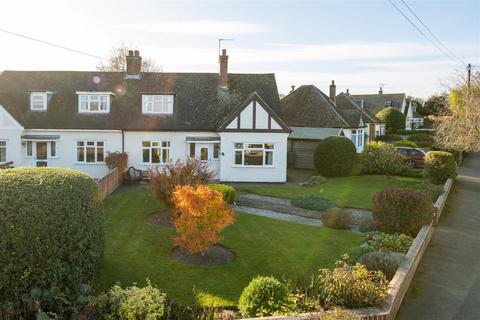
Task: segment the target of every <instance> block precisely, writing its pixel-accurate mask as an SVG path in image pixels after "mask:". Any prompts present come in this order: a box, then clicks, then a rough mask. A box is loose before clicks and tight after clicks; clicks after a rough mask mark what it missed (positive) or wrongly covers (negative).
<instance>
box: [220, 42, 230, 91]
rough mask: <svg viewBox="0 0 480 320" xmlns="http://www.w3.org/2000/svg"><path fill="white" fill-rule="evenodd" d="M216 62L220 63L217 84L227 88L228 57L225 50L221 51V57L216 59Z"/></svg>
mask: <svg viewBox="0 0 480 320" xmlns="http://www.w3.org/2000/svg"><path fill="white" fill-rule="evenodd" d="M218 61H219V62H220V73H219V75H218V84H219V85H220V86H221V87H225V88H226V87H227V86H228V56H227V50H226V49H223V50H222V55H221V56H220V57H218Z"/></svg>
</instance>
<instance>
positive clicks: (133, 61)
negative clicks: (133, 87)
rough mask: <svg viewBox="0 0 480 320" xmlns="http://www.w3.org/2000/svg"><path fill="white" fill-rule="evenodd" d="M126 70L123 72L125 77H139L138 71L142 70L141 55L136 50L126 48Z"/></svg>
mask: <svg viewBox="0 0 480 320" xmlns="http://www.w3.org/2000/svg"><path fill="white" fill-rule="evenodd" d="M126 59H127V71H126V72H125V79H140V72H141V71H142V57H140V53H139V52H138V50H135V51H133V50H128V55H127V57H126Z"/></svg>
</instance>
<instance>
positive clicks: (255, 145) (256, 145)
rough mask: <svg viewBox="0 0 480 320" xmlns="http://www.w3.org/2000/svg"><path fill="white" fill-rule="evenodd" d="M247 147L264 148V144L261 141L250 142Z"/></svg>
mask: <svg viewBox="0 0 480 320" xmlns="http://www.w3.org/2000/svg"><path fill="white" fill-rule="evenodd" d="M247 147H248V148H252V149H262V148H263V144H261V143H256V144H249V145H248V146H247Z"/></svg>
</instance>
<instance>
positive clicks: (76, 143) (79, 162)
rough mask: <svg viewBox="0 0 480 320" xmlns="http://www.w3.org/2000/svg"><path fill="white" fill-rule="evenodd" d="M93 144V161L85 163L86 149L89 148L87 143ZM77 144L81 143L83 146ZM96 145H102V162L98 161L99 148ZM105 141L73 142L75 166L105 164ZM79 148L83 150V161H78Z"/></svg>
mask: <svg viewBox="0 0 480 320" xmlns="http://www.w3.org/2000/svg"><path fill="white" fill-rule="evenodd" d="M92 142H93V148H94V150H95V161H93V162H87V148H88V147H91V146H88V143H92ZM78 143H83V146H79V145H78ZM98 143H102V144H103V145H102V148H103V150H102V151H103V152H102V154H103V160H102V161H98V149H99V146H98ZM105 145H106V144H105V141H103V140H76V141H75V151H76V153H75V160H76V163H77V164H103V163H105ZM80 148H83V160H78V150H79V149H80Z"/></svg>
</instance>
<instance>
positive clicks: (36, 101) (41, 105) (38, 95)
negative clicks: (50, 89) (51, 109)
mask: <svg viewBox="0 0 480 320" xmlns="http://www.w3.org/2000/svg"><path fill="white" fill-rule="evenodd" d="M30 110H33V111H45V110H47V93H46V92H31V93H30Z"/></svg>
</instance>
